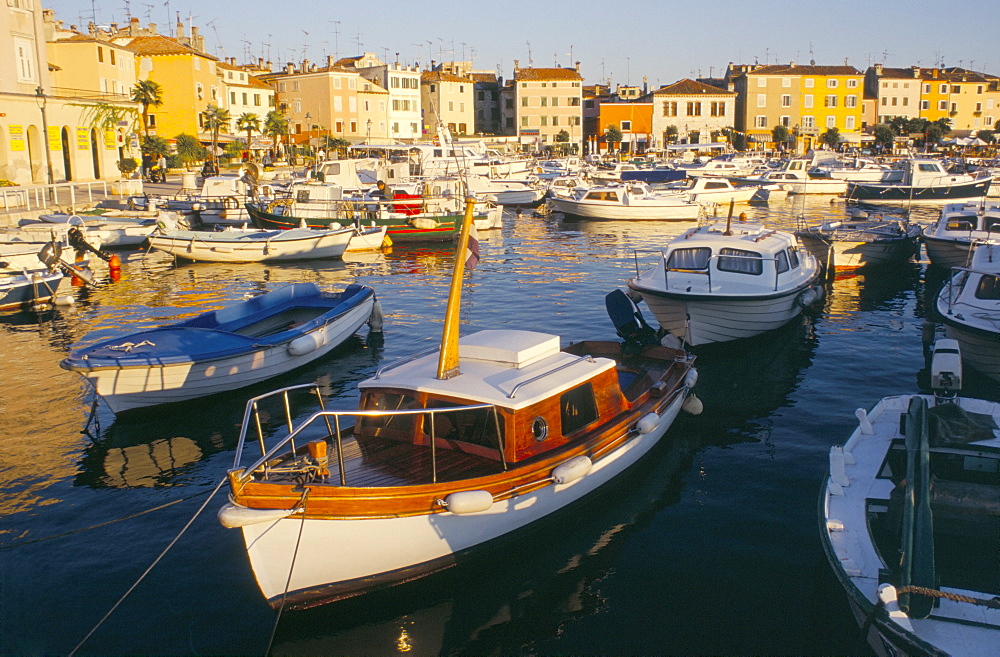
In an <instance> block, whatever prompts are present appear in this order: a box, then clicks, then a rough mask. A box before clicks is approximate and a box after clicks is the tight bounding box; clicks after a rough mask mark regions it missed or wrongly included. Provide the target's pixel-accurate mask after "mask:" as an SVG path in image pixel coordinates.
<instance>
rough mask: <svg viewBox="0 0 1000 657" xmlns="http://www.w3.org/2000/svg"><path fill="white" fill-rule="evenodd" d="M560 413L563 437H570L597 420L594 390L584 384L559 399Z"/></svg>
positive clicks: (587, 384) (588, 384)
mask: <svg viewBox="0 0 1000 657" xmlns="http://www.w3.org/2000/svg"><path fill="white" fill-rule="evenodd" d="M559 412H560V415H561V419H562V435H563V436H568V435H569V434H571V433H573V432H574V431H576V430H577V429H582V428H583V427H585V426H587V425H588V424H590V423H591V422H593V421H594V420H596V419H597V402H596V401H594V388H593V387H592V386H591V385H590V383H584V384H583V385H582V386H577V387H576V388H573V389H572V390H569V391H567V392H564V393H563V394H562V396H560V397H559Z"/></svg>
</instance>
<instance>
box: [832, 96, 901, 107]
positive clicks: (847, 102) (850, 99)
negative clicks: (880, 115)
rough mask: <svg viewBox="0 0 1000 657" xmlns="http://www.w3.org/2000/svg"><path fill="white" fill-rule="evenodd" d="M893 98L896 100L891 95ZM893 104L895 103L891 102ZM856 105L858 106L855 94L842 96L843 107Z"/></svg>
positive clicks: (894, 98)
mask: <svg viewBox="0 0 1000 657" xmlns="http://www.w3.org/2000/svg"><path fill="white" fill-rule="evenodd" d="M893 100H896V97H895V96H893ZM895 104H896V103H893V105H895ZM857 106H858V97H857V96H844V107H857Z"/></svg>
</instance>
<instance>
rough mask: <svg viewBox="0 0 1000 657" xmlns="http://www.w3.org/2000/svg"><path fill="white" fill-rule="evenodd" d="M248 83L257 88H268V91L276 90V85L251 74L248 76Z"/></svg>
mask: <svg viewBox="0 0 1000 657" xmlns="http://www.w3.org/2000/svg"><path fill="white" fill-rule="evenodd" d="M247 84H248V85H249V86H251V87H254V88H255V89H267V90H268V91H274V87H272V86H271V85H269V84H268V83H266V82H264V81H263V80H258V79H257V78H256V77H254V76H252V75H249V76H247Z"/></svg>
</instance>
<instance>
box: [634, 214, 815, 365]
mask: <svg viewBox="0 0 1000 657" xmlns="http://www.w3.org/2000/svg"><path fill="white" fill-rule="evenodd" d="M637 265H638V255H637ZM821 272H822V268H821V266H820V264H819V263H818V262H817V260H816V258H814V257H813V256H812V255H810V254H809V253H808V252H805V251H799V249H798V247H797V246H796V242H795V236H794V235H791V234H790V233H784V232H780V231H773V230H767V229H765V228H764V227H763V226H761V225H760V224H756V223H746V222H725V221H719V222H715V223H713V224H708V225H705V226H699V227H698V228H693V229H691V230H688V231H686V232H685V233H684V234H682V235H681V236H679V237H677V238H675V239H673V240H671V241H670V242H669V243H668V244H667V247H666V249H665V250H664V251H662V252H660V253H659V258H658V261H657V263H656V264H655V265H654V266H653V267H651V268H649V269H646V270H644V271H638V266H637V272H636V276H635V277H634V278H632V279H631V280H629V281H628V287H629V288H630V290H631V292H632V294H633V296H637V297H641V299H642V300H643V301H645V302H646V305H647V306H648V307H649V309H650V310H651V311H652V313H653V316H654V317H655V318H656V319H657V321H658V322H659V323H660V326H661V328H662V329H663V330H665V331H667V332H668V333H670V334H671V335H674V336H676V337H677V338H679V339H680V340H682V341H683V342H684V343H685V344H689V345H691V346H698V345H703V344H708V343H712V342H727V341H730V340H738V339H741V338H749V337H753V336H755V335H759V334H761V333H764V332H766V331H770V330H772V329H776V328H779V327H781V326H783V325H785V324H787V323H788V322H789V321H791V320H792V319H794V318H795V317H797V316H798V315H799V314H800V313H801V312H802V309H803V308H805V307H807V306H809V305H812V304H813V303H815V302H817V301H819V300H820V299H822V297H823V292H822V288H821V287H820V286H819V285H818V282H819V279H820V276H821Z"/></svg>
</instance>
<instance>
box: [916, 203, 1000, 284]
mask: <svg viewBox="0 0 1000 657" xmlns="http://www.w3.org/2000/svg"><path fill="white" fill-rule="evenodd" d="M921 239H922V241H923V243H924V247H925V248H926V249H927V257H928V258H929V259H930V261H931V264H932V265H935V266H937V267H942V268H944V269H951V268H952V267H964V266H966V265H968V264H969V263H970V262H971V261H972V252H973V251H974V250H975V248H976V246H977V245H979V244H982V243H984V242H991V241H997V240H1000V201H987V202H979V203H953V204H949V205H946V206H945V207H944V208H943V209H942V210H941V217H940V218H939V219H938V220H937V221H935V222H934V223H932V224H931V225H929V226H927V227H925V228H924V229H923V232H922V233H921Z"/></svg>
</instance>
